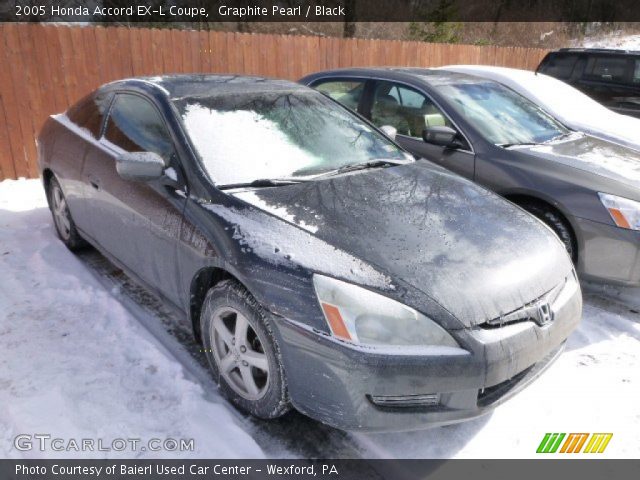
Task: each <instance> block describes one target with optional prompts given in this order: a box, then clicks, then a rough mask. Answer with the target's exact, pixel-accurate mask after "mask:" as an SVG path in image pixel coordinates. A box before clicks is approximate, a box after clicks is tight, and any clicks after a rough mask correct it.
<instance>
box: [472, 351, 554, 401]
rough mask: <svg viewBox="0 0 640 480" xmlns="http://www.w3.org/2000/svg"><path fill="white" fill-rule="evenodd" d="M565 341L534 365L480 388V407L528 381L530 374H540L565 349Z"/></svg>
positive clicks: (533, 375) (534, 375)
mask: <svg viewBox="0 0 640 480" xmlns="http://www.w3.org/2000/svg"><path fill="white" fill-rule="evenodd" d="M565 343H566V342H562V343H561V344H560V345H558V346H557V347H556V348H554V349H553V350H552V351H550V352H549V353H547V355H545V356H544V357H543V358H542V359H540V360H539V361H538V362H537V363H534V364H533V365H531V366H529V367H527V368H525V369H524V370H522V371H521V372H520V373H517V374H515V375H514V376H513V377H511V378H509V379H508V380H505V381H504V382H500V383H498V384H496V385H492V386H491V387H486V388H483V389H482V390H480V391H479V392H478V403H477V404H478V407H486V406H488V405H491V404H492V403H495V402H497V401H498V400H500V399H501V398H502V397H504V396H505V395H507V394H508V393H509V392H510V391H511V390H513V389H514V388H515V387H516V386H518V384H519V383H521V382H523V381H527V377H528V376H531V377H532V378H534V377H536V376H538V375H539V374H540V373H541V372H542V371H543V370H545V369H546V368H547V367H548V366H549V365H550V364H551V363H553V361H554V360H555V359H556V358H557V357H558V356H559V355H560V353H561V352H562V350H563V349H564V346H565Z"/></svg>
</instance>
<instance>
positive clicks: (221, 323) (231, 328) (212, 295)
mask: <svg viewBox="0 0 640 480" xmlns="http://www.w3.org/2000/svg"><path fill="white" fill-rule="evenodd" d="M200 323H201V329H202V330H201V331H202V339H203V344H204V347H205V353H206V355H207V359H208V360H209V365H210V367H211V370H212V371H213V373H214V376H215V377H216V380H217V381H218V383H219V385H220V389H221V391H222V393H223V394H224V395H225V396H226V397H227V398H228V399H229V400H230V401H231V402H232V403H233V404H235V405H236V406H237V407H239V408H240V409H242V410H245V411H247V412H249V413H251V414H252V415H254V416H256V417H259V418H265V419H269V418H277V417H279V416H282V415H283V414H284V413H285V412H286V411H287V410H288V409H289V402H288V397H287V389H286V384H285V376H284V369H283V367H282V362H281V359H280V353H279V350H278V347H277V344H276V342H275V339H274V338H273V335H272V333H271V329H270V325H269V322H268V320H267V318H266V316H265V315H264V312H263V309H262V307H261V306H260V305H259V304H258V303H257V302H256V300H255V299H254V298H253V297H252V296H251V295H250V294H249V293H248V292H247V291H246V290H245V289H244V288H243V287H242V286H241V285H239V284H238V283H237V282H234V281H233V280H225V281H222V282H220V283H219V284H218V285H216V286H215V287H213V288H212V289H211V290H209V293H208V294H207V296H206V298H205V300H204V305H203V309H202V314H201V318H200Z"/></svg>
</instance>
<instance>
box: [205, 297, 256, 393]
mask: <svg viewBox="0 0 640 480" xmlns="http://www.w3.org/2000/svg"><path fill="white" fill-rule="evenodd" d="M211 333H212V335H213V338H212V339H211V344H212V345H214V346H215V348H214V349H213V354H214V356H215V359H216V363H217V364H218V369H219V371H220V375H222V376H223V377H224V379H225V380H226V381H227V383H228V384H229V386H230V387H231V388H232V389H233V390H234V391H235V392H236V393H237V394H238V395H240V396H241V397H242V398H245V399H247V400H258V399H259V398H262V396H264V394H265V392H266V391H267V387H268V386H269V362H268V360H267V356H266V355H265V353H264V348H263V346H262V341H261V340H260V337H259V336H258V334H257V333H256V331H255V330H254V329H253V328H252V327H251V325H249V321H248V320H247V318H246V317H245V316H244V315H243V314H242V313H240V312H238V311H237V310H235V309H233V308H230V307H227V308H225V307H221V308H219V309H218V310H217V311H216V312H214V314H213V329H212V330H211Z"/></svg>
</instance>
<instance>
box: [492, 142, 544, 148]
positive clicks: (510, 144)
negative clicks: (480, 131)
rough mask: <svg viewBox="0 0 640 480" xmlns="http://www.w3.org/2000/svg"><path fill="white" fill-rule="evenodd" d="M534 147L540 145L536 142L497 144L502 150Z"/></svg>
mask: <svg viewBox="0 0 640 480" xmlns="http://www.w3.org/2000/svg"><path fill="white" fill-rule="evenodd" d="M534 145H542V144H541V143H538V142H518V143H499V144H498V146H499V147H502V148H510V147H528V146H534Z"/></svg>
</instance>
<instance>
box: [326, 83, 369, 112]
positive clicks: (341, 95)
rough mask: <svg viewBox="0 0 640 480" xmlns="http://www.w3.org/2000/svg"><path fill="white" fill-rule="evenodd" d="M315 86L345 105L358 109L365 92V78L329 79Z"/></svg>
mask: <svg viewBox="0 0 640 480" xmlns="http://www.w3.org/2000/svg"><path fill="white" fill-rule="evenodd" d="M314 88H315V89H317V90H318V91H320V92H322V93H326V94H327V95H329V96H330V97H331V98H333V99H334V100H336V101H338V102H340V103H341V104H343V105H344V106H345V107H347V108H350V109H351V110H357V109H358V104H359V103H360V98H361V97H362V92H364V80H337V81H336V80H329V81H325V82H322V83H319V84H316V85H314Z"/></svg>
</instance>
